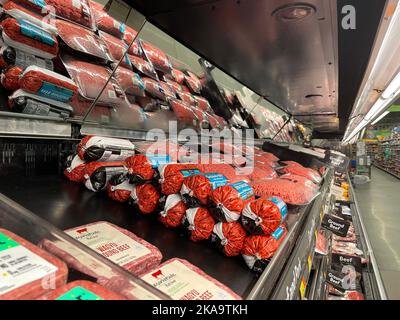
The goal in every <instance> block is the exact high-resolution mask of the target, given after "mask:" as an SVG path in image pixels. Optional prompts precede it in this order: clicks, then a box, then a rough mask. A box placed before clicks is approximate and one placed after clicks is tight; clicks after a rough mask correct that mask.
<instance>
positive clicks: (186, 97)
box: [177, 91, 197, 106]
mask: <svg viewBox="0 0 400 320" xmlns="http://www.w3.org/2000/svg"><path fill="white" fill-rule="evenodd" d="M177 95H178V97H179V99H181V100H182V101H183V102H185V103H186V104H188V105H189V106H197V100H196V98H195V96H194V95H192V94H191V93H189V92H184V91H178V92H177Z"/></svg>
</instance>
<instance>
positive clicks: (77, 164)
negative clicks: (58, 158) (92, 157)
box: [64, 155, 86, 182]
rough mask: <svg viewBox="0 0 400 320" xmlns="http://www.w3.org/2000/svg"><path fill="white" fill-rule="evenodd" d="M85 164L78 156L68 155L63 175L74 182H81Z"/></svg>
mask: <svg viewBox="0 0 400 320" xmlns="http://www.w3.org/2000/svg"><path fill="white" fill-rule="evenodd" d="M85 165H86V162H85V161H83V160H82V159H81V158H79V156H78V155H70V156H68V158H67V163H66V168H65V170H64V175H65V176H66V177H67V178H68V179H69V180H70V181H74V182H83V180H84V171H85Z"/></svg>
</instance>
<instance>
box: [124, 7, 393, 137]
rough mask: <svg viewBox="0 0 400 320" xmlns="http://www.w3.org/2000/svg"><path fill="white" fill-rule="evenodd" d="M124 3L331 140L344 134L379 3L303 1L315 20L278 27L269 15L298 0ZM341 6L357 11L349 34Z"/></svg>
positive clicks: (282, 23)
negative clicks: (330, 134)
mask: <svg viewBox="0 0 400 320" xmlns="http://www.w3.org/2000/svg"><path fill="white" fill-rule="evenodd" d="M127 2H128V3H129V4H131V5H132V6H133V7H134V8H136V9H137V10H138V11H140V12H141V13H143V14H144V15H145V16H146V18H147V19H148V20H149V21H150V22H151V23H153V24H154V25H156V26H157V27H159V28H160V29H161V30H163V31H165V32H166V33H168V34H169V35H171V36H172V37H174V38H175V39H177V40H178V41H180V42H181V43H182V44H184V45H185V46H187V47H188V48H190V49H192V50H193V51H195V52H196V53H198V54H199V55H201V56H203V57H205V58H206V59H207V60H209V61H210V62H211V63H213V64H214V65H216V66H218V67H219V68H220V69H222V70H223V71H224V72H226V73H227V74H229V75H231V76H232V77H234V78H235V79H237V80H238V81H239V82H241V83H243V84H244V85H246V86H247V87H249V88H250V89H251V90H253V91H254V92H256V93H258V94H260V95H262V96H265V97H266V98H267V99H268V100H269V101H271V102H272V103H274V104H275V105H277V106H278V107H280V108H282V109H284V110H286V111H288V112H289V113H291V114H293V115H295V116H297V118H298V119H299V120H300V121H303V122H304V123H307V124H310V125H312V126H313V127H314V128H315V130H316V131H319V132H321V133H324V134H326V133H332V134H333V135H338V134H342V133H343V132H344V130H345V128H346V125H347V122H348V117H349V114H350V112H351V109H352V106H353V104H354V100H355V98H356V95H357V92H358V88H359V86H360V84H361V81H362V77H363V75H364V71H365V68H366V66H367V62H368V58H369V54H370V50H371V47H372V45H373V41H374V37H375V33H376V30H377V27H378V24H379V21H380V17H381V14H382V11H383V8H384V4H385V1H382V0H337V1H336V0H328V1H327V0H308V1H306V2H307V4H308V5H309V7H310V8H311V11H314V14H312V15H311V16H308V17H305V18H303V19H300V20H295V21H283V20H282V18H278V17H277V16H279V14H273V13H274V11H275V12H276V10H277V9H278V8H281V7H282V6H286V5H293V4H295V3H298V2H297V1H288V0H219V1H218V0H217V1H215V0H214V1H213V0H169V1H156V0H152V1H151V0H131V1H127ZM302 3H303V4H304V3H305V2H302ZM345 5H352V6H354V7H355V9H356V29H355V30H344V29H342V28H341V27H339V28H338V26H340V23H341V19H342V17H343V16H342V13H341V10H342V7H343V6H345ZM297 12H299V11H297ZM302 12H304V11H301V12H300V13H302Z"/></svg>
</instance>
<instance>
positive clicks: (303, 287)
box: [300, 277, 307, 300]
mask: <svg viewBox="0 0 400 320" xmlns="http://www.w3.org/2000/svg"><path fill="white" fill-rule="evenodd" d="M306 286H307V285H306V280H305V279H304V277H302V278H301V282H300V297H301V300H303V299H304V296H305V294H306Z"/></svg>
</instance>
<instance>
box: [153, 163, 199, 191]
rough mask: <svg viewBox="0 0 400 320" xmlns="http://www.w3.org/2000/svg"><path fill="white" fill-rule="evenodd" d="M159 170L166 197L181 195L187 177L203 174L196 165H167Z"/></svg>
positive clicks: (162, 188) (162, 189)
mask: <svg viewBox="0 0 400 320" xmlns="http://www.w3.org/2000/svg"><path fill="white" fill-rule="evenodd" d="M158 170H159V172H160V185H161V192H162V193H163V194H165V195H170V194H177V193H179V192H180V190H181V187H182V184H183V181H184V179H185V178H186V177H188V176H190V175H193V174H198V173H200V172H201V170H199V168H198V166H197V165H195V164H167V165H164V166H160V167H159V169H158Z"/></svg>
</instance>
